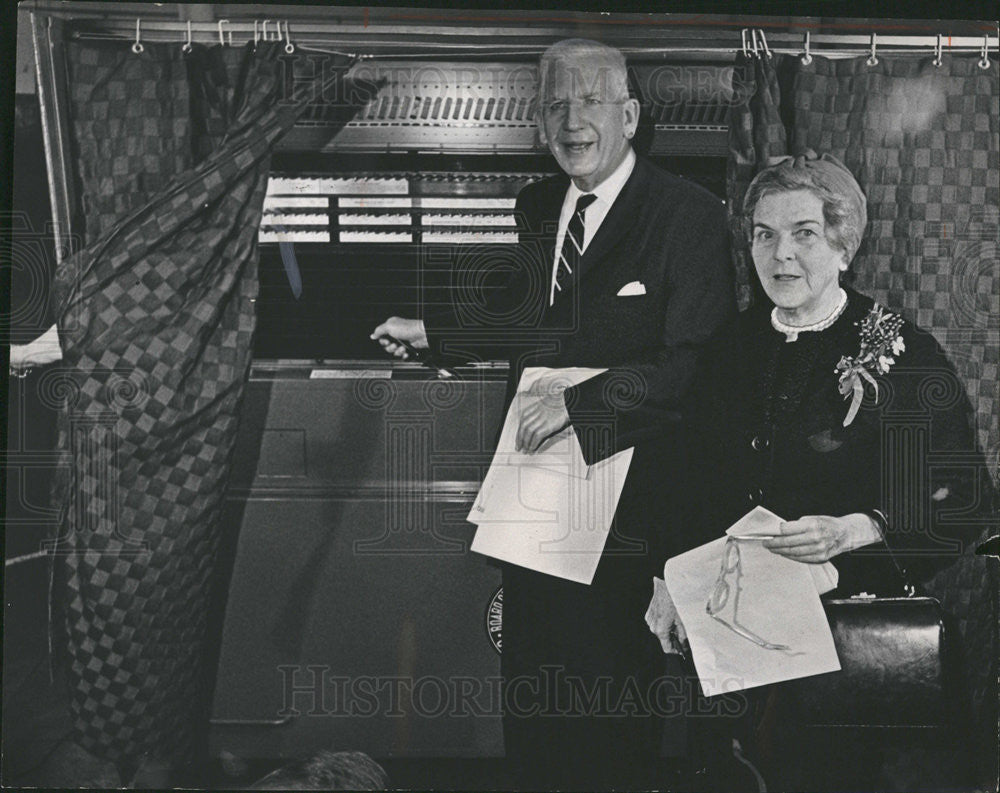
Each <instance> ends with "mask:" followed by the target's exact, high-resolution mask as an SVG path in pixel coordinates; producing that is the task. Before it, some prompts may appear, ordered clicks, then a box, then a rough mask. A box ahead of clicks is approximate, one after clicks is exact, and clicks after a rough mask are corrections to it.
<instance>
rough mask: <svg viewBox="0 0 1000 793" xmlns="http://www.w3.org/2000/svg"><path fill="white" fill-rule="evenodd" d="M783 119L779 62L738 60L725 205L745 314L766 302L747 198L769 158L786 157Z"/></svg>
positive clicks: (743, 57) (740, 57) (739, 57)
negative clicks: (746, 218)
mask: <svg viewBox="0 0 1000 793" xmlns="http://www.w3.org/2000/svg"><path fill="white" fill-rule="evenodd" d="M787 153H788V151H787V148H786V133H785V124H784V121H783V120H782V118H781V88H780V86H779V83H778V73H777V71H776V70H775V68H774V62H773V61H772V60H770V59H766V60H765V59H761V58H754V57H749V56H746V55H744V54H743V53H737V54H736V61H735V63H734V64H733V99H732V104H731V105H730V106H729V158H728V159H727V161H726V204H727V206H728V207H729V226H730V231H731V233H732V238H733V245H732V251H733V265H734V267H735V271H736V297H737V301H738V303H739V307H740V310H743V309H745V308H747V307H748V306H750V304H751V303H752V302H753V301H754V300H755V299H757V298H759V297H761V294H762V293H761V291H760V286H759V282H758V281H757V274H756V273H755V272H754V267H753V260H752V259H751V258H750V246H749V241H748V240H749V236H748V233H747V230H746V229H745V228H744V226H743V220H742V211H743V196H744V195H746V191H747V187H749V186H750V182H751V181H752V180H753V178H754V176H756V175H757V172H758V171H759V170H761V169H762V168H763V167H765V165H766V163H767V159H768V157H780V156H782V155H784V154H787Z"/></svg>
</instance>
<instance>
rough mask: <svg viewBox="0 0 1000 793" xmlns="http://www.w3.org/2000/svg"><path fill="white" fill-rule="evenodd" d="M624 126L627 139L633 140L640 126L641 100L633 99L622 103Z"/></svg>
mask: <svg viewBox="0 0 1000 793" xmlns="http://www.w3.org/2000/svg"><path fill="white" fill-rule="evenodd" d="M622 126H623V127H624V128H625V137H626V138H629V139H631V138H632V137H633V136H634V135H635V130H636V128H637V127H638V126H639V100H638V99H634V98H632V97H630V98H628V99H626V100H625V101H624V102H623V103H622Z"/></svg>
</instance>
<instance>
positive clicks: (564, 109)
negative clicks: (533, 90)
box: [542, 96, 625, 118]
mask: <svg viewBox="0 0 1000 793" xmlns="http://www.w3.org/2000/svg"><path fill="white" fill-rule="evenodd" d="M623 102H625V100H624V99H615V100H611V101H605V100H603V99H600V98H598V97H596V96H588V97H585V98H583V99H572V100H570V99H553V100H552V101H551V102H542V112H543V113H545V115H547V116H552V117H556V118H562V117H563V116H565V115H567V114H568V113H569V111H570V108H575V109H576V111H577V112H578V113H584V114H587V113H596V112H597V111H598V110H599V109H601V108H602V107H604V106H605V105H620V104H622V103H623Z"/></svg>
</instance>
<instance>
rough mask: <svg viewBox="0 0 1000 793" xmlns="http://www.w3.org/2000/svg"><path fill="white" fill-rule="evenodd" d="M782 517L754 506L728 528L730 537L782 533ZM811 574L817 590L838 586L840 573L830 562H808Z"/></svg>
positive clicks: (823, 591) (821, 591) (825, 591)
mask: <svg viewBox="0 0 1000 793" xmlns="http://www.w3.org/2000/svg"><path fill="white" fill-rule="evenodd" d="M782 522H783V521H782V519H781V518H779V517H778V516H777V515H775V514H774V513H773V512H771V510H769V509H765V508H764V507H754V508H753V509H752V510H750V511H749V512H748V513H747V514H746V515H744V516H743V517H742V518H740V519H739V520H738V521H736V523H734V524H733V525H732V526H730V527H729V528H728V529H726V534H727V535H728V536H730V537H732V536H734V535H735V536H737V537H762V538H763V537H772V536H775V535H777V534H781V524H782ZM806 567H807V568H808V570H809V575H811V576H812V579H813V583H814V584H815V585H816V592H817V593H819V594H820V595H824V594H826V593H827V592H830V591H832V590H834V589H836V588H837V583H838V582H839V581H840V573H838V572H837V568H836V567H834V566H833V565H832V564H831V563H830V562H824V563H823V564H807V565H806Z"/></svg>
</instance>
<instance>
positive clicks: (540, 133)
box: [535, 111, 549, 147]
mask: <svg viewBox="0 0 1000 793" xmlns="http://www.w3.org/2000/svg"><path fill="white" fill-rule="evenodd" d="M535 124H537V125H538V140H540V141H541V143H542V145H543V146H546V147H547V146H548V145H549V139H548V136H547V135H546V134H545V124H543V123H542V114H541V112H540V111H539V112H536V113H535Z"/></svg>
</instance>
